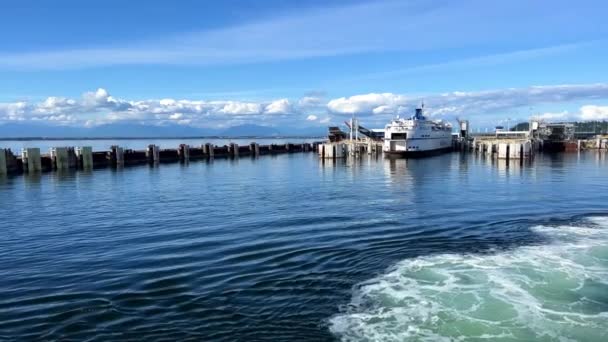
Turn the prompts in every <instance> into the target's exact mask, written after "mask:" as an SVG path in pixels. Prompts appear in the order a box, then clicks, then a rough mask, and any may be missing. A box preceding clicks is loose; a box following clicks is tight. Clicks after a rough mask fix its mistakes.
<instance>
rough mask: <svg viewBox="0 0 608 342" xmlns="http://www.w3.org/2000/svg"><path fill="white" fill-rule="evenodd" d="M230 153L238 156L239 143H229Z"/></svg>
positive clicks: (235, 156)
mask: <svg viewBox="0 0 608 342" xmlns="http://www.w3.org/2000/svg"><path fill="white" fill-rule="evenodd" d="M229 150H230V155H231V156H232V157H234V158H238V157H239V145H238V144H237V143H230V149H229Z"/></svg>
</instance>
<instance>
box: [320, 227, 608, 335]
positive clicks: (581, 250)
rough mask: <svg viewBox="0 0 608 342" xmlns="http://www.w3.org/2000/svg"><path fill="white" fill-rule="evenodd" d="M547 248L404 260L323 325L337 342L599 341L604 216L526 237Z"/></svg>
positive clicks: (604, 320) (605, 307)
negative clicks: (538, 240) (539, 239)
mask: <svg viewBox="0 0 608 342" xmlns="http://www.w3.org/2000/svg"><path fill="white" fill-rule="evenodd" d="M532 229H533V230H534V231H535V232H536V233H538V234H542V235H545V236H546V237H547V238H548V239H549V240H550V241H551V242H550V243H549V244H547V245H540V246H526V247H519V248H516V249H513V250H509V251H499V252H497V253H494V254H443V255H433V256H423V257H418V258H415V259H408V260H404V261H402V262H400V263H398V264H397V265H396V266H394V267H393V268H391V269H390V270H389V271H388V272H387V273H386V274H384V275H381V276H379V277H377V278H375V279H372V280H370V281H366V282H364V283H362V284H359V285H358V286H357V287H356V288H355V290H354V293H353V297H352V300H351V303H350V304H349V305H348V306H347V308H345V309H344V310H342V311H343V312H342V313H340V314H338V315H336V316H334V317H332V318H331V319H330V321H329V328H330V331H331V332H332V333H333V334H335V335H336V336H338V337H339V338H341V339H342V340H344V341H473V340H474V341H478V340H482V339H484V340H491V341H497V340H498V341H500V340H505V341H506V340H508V341H531V340H543V341H583V340H584V341H607V340H608V329H607V327H608V217H590V218H587V219H585V221H584V222H583V223H582V224H577V225H554V226H550V225H546V226H536V227H533V228H532Z"/></svg>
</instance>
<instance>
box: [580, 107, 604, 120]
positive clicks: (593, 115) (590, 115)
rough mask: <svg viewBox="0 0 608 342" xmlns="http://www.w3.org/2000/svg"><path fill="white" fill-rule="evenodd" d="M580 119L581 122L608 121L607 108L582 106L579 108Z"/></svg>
mask: <svg viewBox="0 0 608 342" xmlns="http://www.w3.org/2000/svg"><path fill="white" fill-rule="evenodd" d="M580 117H581V119H583V120H590V121H591V120H608V106H591V105H589V106H583V107H581V114H580Z"/></svg>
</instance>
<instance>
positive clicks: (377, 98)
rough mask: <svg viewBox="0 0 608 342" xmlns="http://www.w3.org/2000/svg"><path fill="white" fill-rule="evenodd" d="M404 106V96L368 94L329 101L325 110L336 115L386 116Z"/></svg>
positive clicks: (405, 100) (406, 100)
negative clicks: (372, 114) (371, 114)
mask: <svg viewBox="0 0 608 342" xmlns="http://www.w3.org/2000/svg"><path fill="white" fill-rule="evenodd" d="M406 104H408V98H407V97H405V96H404V95H398V94H393V93H382V94H377V93H370V94H363V95H355V96H351V97H348V98H346V97H341V98H338V99H334V100H331V101H329V103H327V108H328V109H329V110H330V111H331V112H333V113H337V114H370V113H374V114H387V113H394V112H396V111H397V110H398V108H399V107H400V106H402V105H406Z"/></svg>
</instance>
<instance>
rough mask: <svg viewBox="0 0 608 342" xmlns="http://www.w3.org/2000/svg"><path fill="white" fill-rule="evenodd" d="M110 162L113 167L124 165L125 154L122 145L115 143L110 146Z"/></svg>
mask: <svg viewBox="0 0 608 342" xmlns="http://www.w3.org/2000/svg"><path fill="white" fill-rule="evenodd" d="M110 163H111V164H112V166H114V167H119V166H124V165H125V155H124V150H123V149H122V147H119V146H116V145H114V146H112V150H111V152H110Z"/></svg>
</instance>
